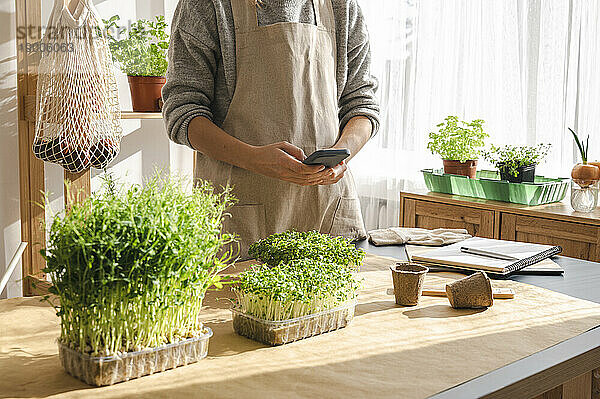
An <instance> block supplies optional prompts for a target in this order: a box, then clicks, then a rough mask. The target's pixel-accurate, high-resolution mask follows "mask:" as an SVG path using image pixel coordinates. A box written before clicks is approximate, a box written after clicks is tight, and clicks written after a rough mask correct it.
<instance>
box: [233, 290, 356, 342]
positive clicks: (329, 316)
mask: <svg viewBox="0 0 600 399" xmlns="http://www.w3.org/2000/svg"><path fill="white" fill-rule="evenodd" d="M355 308H356V299H353V300H351V301H348V302H346V303H345V304H343V305H341V306H338V307H336V308H333V309H328V310H326V311H323V312H319V313H314V314H311V315H307V316H302V317H298V318H295V319H288V320H281V321H269V320H262V319H259V318H257V317H254V316H251V315H248V314H245V313H242V312H241V311H240V310H239V309H237V308H232V309H231V313H232V314H233V329H234V330H235V332H236V333H238V334H239V335H242V336H244V337H247V338H250V339H253V340H255V341H258V342H262V343H263V344H267V345H271V346H276V345H283V344H287V343H290V342H294V341H298V340H301V339H304V338H309V337H312V336H315V335H320V334H324V333H328V332H330V331H335V330H338V329H340V328H344V327H346V326H347V325H348V324H350V322H351V321H352V319H353V318H354V310H355Z"/></svg>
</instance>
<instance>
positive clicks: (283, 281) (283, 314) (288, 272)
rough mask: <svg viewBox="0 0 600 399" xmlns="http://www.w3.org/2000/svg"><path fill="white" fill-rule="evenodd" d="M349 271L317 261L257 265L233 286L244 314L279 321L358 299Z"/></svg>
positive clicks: (244, 273)
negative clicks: (272, 265)
mask: <svg viewBox="0 0 600 399" xmlns="http://www.w3.org/2000/svg"><path fill="white" fill-rule="evenodd" d="M354 275H355V273H353V272H352V270H351V269H350V268H347V267H340V266H339V265H335V264H331V263H323V262H319V261H315V260H310V259H304V260H297V261H294V262H292V263H290V264H283V263H281V264H279V265H278V266H276V267H268V266H266V265H255V266H253V267H252V268H251V269H250V270H247V271H245V272H243V273H241V274H240V276H239V277H238V280H237V281H236V282H235V283H234V284H235V285H234V288H233V290H234V292H235V294H236V298H237V305H238V307H239V309H240V311H241V312H243V313H246V314H248V315H251V316H255V317H258V318H260V319H263V320H269V321H280V320H289V319H294V318H297V317H301V316H306V315H310V314H314V313H318V312H322V311H325V310H328V309H333V308H335V307H338V306H341V305H343V304H345V303H347V302H348V301H351V300H353V299H354V298H356V294H357V291H358V288H359V283H358V282H357V281H356V278H355V276H354Z"/></svg>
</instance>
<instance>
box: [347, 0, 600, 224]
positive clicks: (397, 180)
mask: <svg viewBox="0 0 600 399" xmlns="http://www.w3.org/2000/svg"><path fill="white" fill-rule="evenodd" d="M359 4H360V6H361V8H362V10H363V13H364V15H365V18H366V20H367V25H368V28H369V32H370V40H371V48H372V55H373V63H372V73H373V74H374V75H375V76H376V77H377V78H378V79H379V82H380V88H379V92H378V96H379V98H380V102H381V106H382V114H381V121H382V124H381V129H380V131H379V134H378V135H377V136H376V137H375V138H374V139H373V140H372V141H371V142H370V143H369V144H367V146H366V147H365V149H364V151H363V152H361V153H360V154H359V155H357V157H356V158H355V159H354V160H353V161H352V170H353V173H354V176H355V179H356V181H357V186H358V190H359V195H360V197H361V203H362V207H363V213H364V216H365V223H366V224H367V228H368V229H372V228H376V227H384V226H389V225H397V224H398V221H399V220H398V218H399V202H398V196H399V192H400V191H401V190H410V189H411V188H423V187H424V184H423V179H422V176H421V175H420V173H419V171H420V170H421V169H423V168H432V167H433V168H439V167H441V161H440V160H439V159H438V158H437V157H435V156H433V155H432V154H430V153H429V152H428V150H427V149H426V145H427V135H428V133H429V132H430V131H431V130H432V129H433V128H434V126H435V125H436V124H437V123H439V122H441V121H442V120H443V119H444V117H446V116H447V115H457V116H459V117H460V118H465V119H466V120H471V119H475V118H481V119H484V120H485V121H486V125H485V126H486V129H487V131H488V132H489V133H490V139H489V140H488V143H494V144H497V145H498V144H499V145H502V144H527V145H533V144H536V143H541V142H544V143H552V144H553V150H552V153H551V154H550V156H549V157H548V162H546V163H545V164H543V165H541V166H540V167H539V168H538V173H539V174H543V175H546V176H568V175H569V173H570V171H571V168H572V165H573V163H574V162H575V159H576V158H575V156H576V153H575V150H574V146H573V140H572V138H571V136H570V134H569V133H568V132H567V129H566V128H567V126H569V127H574V128H575V129H576V130H577V131H580V132H581V134H583V135H587V134H589V135H590V158H600V112H598V111H600V110H599V105H600V74H599V73H598V65H600V64H599V63H598V62H599V61H600V56H599V54H600V53H599V51H600V37H599V35H600V30H599V28H598V24H599V23H600V1H595V0H594V1H589V0H569V1H567V0H528V1H526V0H519V1H492V0H359ZM595 149H597V150H595ZM482 166H483V167H486V166H487V167H489V165H485V164H483V165H482Z"/></svg>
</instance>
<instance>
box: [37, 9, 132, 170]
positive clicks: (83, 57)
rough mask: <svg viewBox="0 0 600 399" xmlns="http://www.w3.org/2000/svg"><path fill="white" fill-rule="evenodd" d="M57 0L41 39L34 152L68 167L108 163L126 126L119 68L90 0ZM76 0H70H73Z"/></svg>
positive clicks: (98, 166) (42, 157)
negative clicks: (115, 65) (121, 102)
mask: <svg viewBox="0 0 600 399" xmlns="http://www.w3.org/2000/svg"><path fill="white" fill-rule="evenodd" d="M65 1H67V0H55V2H54V8H53V10H52V13H51V15H50V20H49V22H48V28H47V30H46V33H45V34H44V38H43V39H42V42H41V44H40V51H41V52H42V57H41V60H40V65H39V76H38V86H37V119H36V130H35V139H34V143H33V148H32V149H33V153H34V154H35V156H36V157H38V158H40V159H42V160H44V161H48V162H54V163H57V164H59V165H61V166H62V167H64V168H65V169H66V170H68V171H70V172H81V171H83V170H86V169H88V168H90V166H91V167H94V168H98V169H103V168H105V167H106V166H107V165H108V164H109V163H110V162H111V161H112V160H113V159H114V158H115V157H116V156H117V154H118V153H119V148H120V144H121V138H122V136H123V130H122V127H121V113H120V112H121V108H120V105H119V92H118V87H117V80H116V76H115V69H114V66H113V62H112V59H111V55H110V49H109V47H108V43H107V40H106V37H105V36H104V24H103V22H102V19H101V18H100V16H99V15H98V12H97V11H96V9H95V7H94V5H93V3H92V0H78V1H76V3H77V4H76V9H75V11H74V12H73V13H71V12H70V11H69V8H68V7H67V5H66V4H65ZM72 2H73V1H71V3H72Z"/></svg>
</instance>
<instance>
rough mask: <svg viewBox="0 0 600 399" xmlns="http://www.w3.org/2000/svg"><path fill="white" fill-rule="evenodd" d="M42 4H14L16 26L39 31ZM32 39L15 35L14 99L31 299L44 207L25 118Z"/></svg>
mask: <svg viewBox="0 0 600 399" xmlns="http://www.w3.org/2000/svg"><path fill="white" fill-rule="evenodd" d="M41 7H42V3H41V1H39V0H33V1H27V2H26V1H24V0H16V23H17V26H34V27H39V26H41V24H42V16H41V15H42V10H41ZM33 39H34V38H30V37H28V36H25V37H22V36H19V35H17V99H18V102H19V107H18V110H19V111H18V112H19V122H18V132H19V183H20V197H21V215H20V216H21V240H22V241H24V242H28V243H29V244H30V245H28V246H27V249H26V250H25V253H24V254H23V258H22V264H23V277H24V279H23V294H24V295H25V296H28V295H32V287H31V285H30V283H29V280H28V279H26V278H25V277H27V276H29V275H36V276H39V277H41V278H43V273H42V272H41V270H42V269H43V268H44V267H45V262H44V259H43V258H42V256H41V255H40V253H39V250H40V248H41V247H42V246H43V245H44V244H45V241H46V235H45V231H44V228H43V224H42V223H43V222H45V212H44V210H43V208H42V207H40V204H43V203H44V196H43V192H44V191H45V182H44V163H43V162H42V161H40V160H38V159H36V158H35V157H34V156H33V153H32V152H31V146H32V144H33V138H34V134H35V123H34V122H33V121H27V120H26V118H25V104H24V98H26V97H27V96H33V95H35V94H36V89H37V67H38V64H39V53H28V52H27V51H23V50H25V49H27V44H28V43H31V42H32V41H33Z"/></svg>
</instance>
